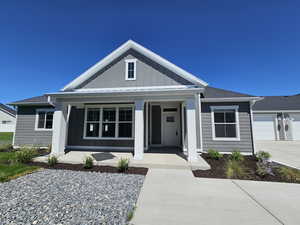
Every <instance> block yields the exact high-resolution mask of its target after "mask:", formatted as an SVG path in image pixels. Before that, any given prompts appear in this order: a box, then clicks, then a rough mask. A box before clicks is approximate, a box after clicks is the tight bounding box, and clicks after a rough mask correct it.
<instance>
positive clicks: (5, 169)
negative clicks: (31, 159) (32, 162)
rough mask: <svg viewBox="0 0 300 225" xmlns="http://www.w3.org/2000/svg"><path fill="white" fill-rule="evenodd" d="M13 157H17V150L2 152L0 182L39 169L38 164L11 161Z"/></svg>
mask: <svg viewBox="0 0 300 225" xmlns="http://www.w3.org/2000/svg"><path fill="white" fill-rule="evenodd" d="M13 159H15V152H0V182H4V181H9V180H11V179H14V178H17V177H19V176H22V175H25V174H28V173H31V172H32V171H34V170H37V169H39V167H37V166H28V165H24V164H21V163H11V162H10V161H11V160H13Z"/></svg>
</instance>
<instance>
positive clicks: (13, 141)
mask: <svg viewBox="0 0 300 225" xmlns="http://www.w3.org/2000/svg"><path fill="white" fill-rule="evenodd" d="M17 123H18V110H16V122H15V132H14V134H13V139H12V146H15V139H16V131H17Z"/></svg>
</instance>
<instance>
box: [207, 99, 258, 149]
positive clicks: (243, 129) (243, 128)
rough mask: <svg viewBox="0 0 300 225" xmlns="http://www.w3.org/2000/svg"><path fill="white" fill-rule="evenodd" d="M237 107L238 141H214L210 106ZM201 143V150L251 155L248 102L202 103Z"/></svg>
mask: <svg viewBox="0 0 300 225" xmlns="http://www.w3.org/2000/svg"><path fill="white" fill-rule="evenodd" d="M232 105H237V106H239V110H238V111H239V123H240V141H216V140H213V137H212V121H211V109H210V106H232ZM202 135H203V136H202V137H203V139H202V141H203V150H204V151H208V150H209V149H214V150H217V151H219V152H232V151H234V150H239V151H241V152H245V153H246V152H247V153H251V152H252V151H253V142H252V132H251V117H250V106H249V103H248V102H242V103H241V102H231V103H227V102H226V103H202Z"/></svg>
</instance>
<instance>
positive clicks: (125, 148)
mask: <svg viewBox="0 0 300 225" xmlns="http://www.w3.org/2000/svg"><path fill="white" fill-rule="evenodd" d="M66 148H69V149H87V150H89V149H90V150H97V149H98V150H99V149H105V150H108V151H109V150H133V147H115V146H80V145H67V146H66Z"/></svg>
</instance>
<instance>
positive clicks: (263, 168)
mask: <svg viewBox="0 0 300 225" xmlns="http://www.w3.org/2000/svg"><path fill="white" fill-rule="evenodd" d="M256 166H257V169H256V174H257V175H258V176H260V177H265V176H266V175H273V176H274V173H273V172H272V166H271V165H270V164H269V163H268V162H266V161H263V162H258V163H256Z"/></svg>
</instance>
